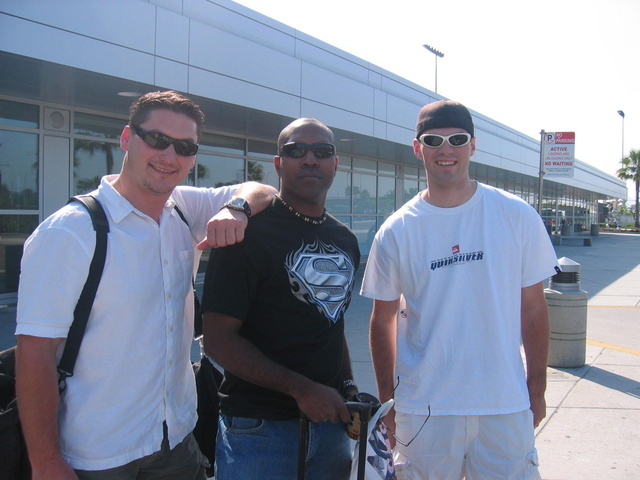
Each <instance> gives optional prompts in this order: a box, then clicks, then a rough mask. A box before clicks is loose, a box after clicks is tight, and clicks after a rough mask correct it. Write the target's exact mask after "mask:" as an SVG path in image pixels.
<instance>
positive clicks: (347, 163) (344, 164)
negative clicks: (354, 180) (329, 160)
mask: <svg viewBox="0 0 640 480" xmlns="http://www.w3.org/2000/svg"><path fill="white" fill-rule="evenodd" d="M338 158H339V160H340V161H339V163H338V168H344V169H350V168H351V157H343V156H342V155H340V152H338Z"/></svg>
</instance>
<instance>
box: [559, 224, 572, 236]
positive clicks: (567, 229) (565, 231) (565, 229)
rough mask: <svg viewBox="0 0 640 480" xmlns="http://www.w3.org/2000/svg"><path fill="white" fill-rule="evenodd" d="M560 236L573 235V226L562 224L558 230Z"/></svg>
mask: <svg viewBox="0 0 640 480" xmlns="http://www.w3.org/2000/svg"><path fill="white" fill-rule="evenodd" d="M560 234H561V235H563V236H565V237H566V236H569V235H573V225H568V224H566V223H565V224H564V225H562V227H561V228H560Z"/></svg>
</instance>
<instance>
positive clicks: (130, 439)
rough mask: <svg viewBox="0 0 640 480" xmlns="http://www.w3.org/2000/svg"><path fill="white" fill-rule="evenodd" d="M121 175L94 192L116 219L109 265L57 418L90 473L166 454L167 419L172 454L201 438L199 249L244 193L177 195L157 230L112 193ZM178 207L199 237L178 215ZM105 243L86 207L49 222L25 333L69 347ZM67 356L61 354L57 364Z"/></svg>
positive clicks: (25, 269) (38, 233)
mask: <svg viewBox="0 0 640 480" xmlns="http://www.w3.org/2000/svg"><path fill="white" fill-rule="evenodd" d="M113 178H115V177H109V178H107V177H105V178H103V179H102V182H101V184H100V187H99V188H98V190H97V191H96V192H92V193H93V194H95V195H96V197H97V198H98V200H99V201H100V202H101V204H102V206H103V207H104V209H105V211H106V213H107V218H108V220H109V227H110V232H109V234H108V240H107V258H106V262H105V268H104V273H103V275H102V277H101V281H100V286H99V288H98V292H97V295H96V299H95V302H94V305H93V309H92V311H91V315H90V317H89V321H88V324H87V329H86V332H85V335H84V337H83V339H82V345H81V348H80V353H79V355H78V359H77V362H76V366H75V371H74V375H73V376H72V377H70V378H68V379H67V390H66V392H65V393H64V395H63V397H62V402H61V407H60V412H59V413H60V414H59V425H60V447H61V452H62V456H63V458H64V460H65V461H67V462H68V463H69V464H70V465H71V466H72V467H73V468H77V469H83V470H103V469H108V468H112V467H116V466H120V465H124V464H126V463H129V462H131V461H133V460H135V459H138V458H141V457H143V456H146V455H149V454H151V453H154V452H156V451H158V450H159V449H160V445H161V442H162V438H163V428H162V423H163V422H164V421H166V423H167V427H168V439H169V443H170V446H171V448H173V447H174V446H175V445H177V444H178V443H179V442H181V441H182V440H183V439H184V438H185V437H186V436H187V435H188V434H189V433H190V432H191V431H192V430H193V428H194V426H195V422H196V418H197V415H196V392H195V382H194V375H193V370H192V367H191V363H190V348H191V343H192V341H193V338H192V336H193V295H192V290H193V289H192V286H191V285H192V276H193V273H194V266H195V264H196V261H197V257H199V252H198V254H196V253H195V251H194V245H195V243H196V241H197V240H201V239H202V238H204V236H205V233H206V224H207V221H208V220H209V219H210V218H211V217H212V216H213V215H214V214H215V213H216V212H218V210H219V209H220V207H221V206H222V205H223V204H224V203H225V202H226V201H227V200H228V199H229V198H231V197H232V195H233V192H235V190H236V188H237V186H231V187H224V188H221V189H197V188H192V187H178V188H176V189H175V191H174V193H173V194H172V196H171V198H170V199H169V200H168V201H167V204H166V205H165V208H164V210H163V212H162V216H161V218H160V224H158V223H156V222H155V221H154V220H153V219H151V218H150V217H148V216H147V215H145V214H143V213H141V212H140V211H138V210H136V209H135V208H133V207H132V205H131V204H130V203H129V202H128V201H127V200H126V199H125V198H124V197H122V196H121V195H120V194H119V193H118V192H117V191H116V190H115V189H114V188H113V187H112V185H111V184H110V183H109V180H112V179H113ZM176 203H177V204H178V205H179V206H180V210H181V211H182V212H183V213H184V215H185V217H186V219H187V221H188V222H189V228H187V226H186V224H185V223H184V222H183V221H182V220H181V219H180V217H179V216H178V214H177V212H175V210H174V209H173V207H174V205H175V204H176ZM95 239H96V235H95V231H94V230H93V228H92V226H91V219H90V217H89V214H88V213H87V211H86V209H85V208H84V207H83V206H82V205H80V204H77V203H74V204H71V205H67V206H65V207H63V208H62V209H60V210H59V211H57V212H56V213H54V214H53V215H52V216H50V217H49V218H47V219H46V220H45V221H44V222H43V223H42V224H41V225H40V226H39V227H38V228H37V229H36V230H35V231H34V233H33V234H32V235H31V236H30V237H29V238H28V239H27V241H26V243H25V246H24V255H23V258H22V272H21V276H20V285H19V292H18V310H17V322H18V326H17V330H16V334H18V335H22V334H24V335H32V336H37V337H48V338H66V336H67V333H68V330H69V326H70V324H71V321H72V319H73V310H74V308H75V305H76V303H77V301H78V297H79V295H80V291H81V290H82V287H83V285H84V283H85V281H86V279H87V274H88V271H89V263H90V261H91V258H92V257H93V253H94V249H95V243H96V242H95ZM61 353H62V347H61V348H60V350H59V352H58V359H59V357H60V355H61Z"/></svg>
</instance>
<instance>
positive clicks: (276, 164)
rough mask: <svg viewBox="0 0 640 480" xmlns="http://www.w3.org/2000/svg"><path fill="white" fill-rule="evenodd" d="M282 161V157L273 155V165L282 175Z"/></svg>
mask: <svg viewBox="0 0 640 480" xmlns="http://www.w3.org/2000/svg"><path fill="white" fill-rule="evenodd" d="M280 162H281V159H280V157H279V156H278V155H276V156H275V157H273V166H274V167H275V169H276V173H277V174H278V176H280Z"/></svg>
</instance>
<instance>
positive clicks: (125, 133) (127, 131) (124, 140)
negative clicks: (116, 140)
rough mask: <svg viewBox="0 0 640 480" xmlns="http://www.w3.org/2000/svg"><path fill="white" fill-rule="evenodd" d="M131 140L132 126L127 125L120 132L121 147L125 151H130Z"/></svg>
mask: <svg viewBox="0 0 640 480" xmlns="http://www.w3.org/2000/svg"><path fill="white" fill-rule="evenodd" d="M129 141H131V127H130V126H129V125H125V126H124V128H123V129H122V133H121V134H120V148H121V149H122V150H124V151H125V152H128V151H129Z"/></svg>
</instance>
